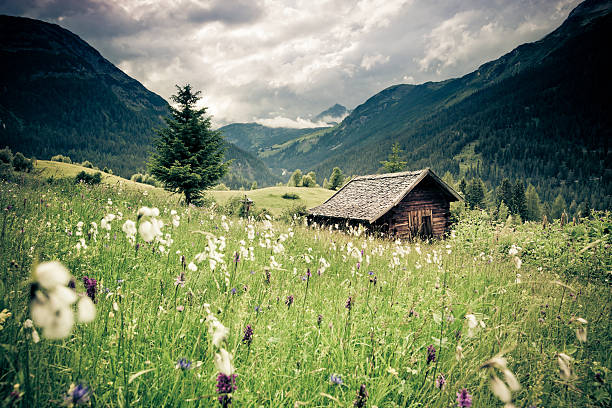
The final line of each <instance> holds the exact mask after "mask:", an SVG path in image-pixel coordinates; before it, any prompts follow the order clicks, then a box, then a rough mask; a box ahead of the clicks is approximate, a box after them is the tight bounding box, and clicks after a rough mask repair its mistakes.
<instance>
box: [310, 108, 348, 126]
mask: <svg viewBox="0 0 612 408" xmlns="http://www.w3.org/2000/svg"><path fill="white" fill-rule="evenodd" d="M349 113H350V111H349V110H348V109H346V108H345V107H344V106H342V105H340V104H335V105H334V106H332V107H330V108H328V109H326V110H324V111H323V112H321V113H319V114H318V115H317V116H315V117H314V118H312V121H313V122H315V123H318V122H325V123H327V124H328V125H332V126H333V125H337V124H338V123H340V122H342V120H343V119H344V118H345V117H347V116H348V114H349Z"/></svg>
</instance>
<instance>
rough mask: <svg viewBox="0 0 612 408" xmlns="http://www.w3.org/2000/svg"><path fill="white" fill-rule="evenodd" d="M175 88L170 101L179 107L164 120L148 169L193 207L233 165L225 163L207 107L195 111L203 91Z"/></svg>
mask: <svg viewBox="0 0 612 408" xmlns="http://www.w3.org/2000/svg"><path fill="white" fill-rule="evenodd" d="M176 88H177V93H176V95H172V96H171V97H170V98H171V99H172V101H174V102H175V103H176V104H177V105H178V107H177V108H174V107H172V106H171V107H170V116H169V117H167V118H165V119H164V120H165V121H166V124H167V125H168V126H167V127H165V128H162V129H158V130H156V132H157V135H158V138H157V139H156V140H155V142H154V145H155V149H156V151H155V152H154V153H153V155H152V157H151V160H150V162H149V168H150V172H151V174H152V175H153V176H154V177H155V178H156V179H157V180H159V181H160V182H161V183H163V185H164V188H165V189H166V190H169V191H176V192H179V193H182V194H185V202H186V203H187V204H191V203H192V202H194V201H196V200H197V199H199V198H200V197H201V195H202V190H205V189H207V188H209V187H212V186H214V185H215V184H216V183H217V181H218V180H219V179H220V178H221V177H223V175H224V174H225V173H226V172H227V169H228V167H229V165H230V162H227V161H226V162H224V161H223V156H224V153H225V142H224V141H223V137H222V135H221V133H220V132H218V131H215V130H212V125H211V118H210V116H206V108H202V109H197V108H196V103H197V101H198V100H199V99H200V91H196V92H194V91H193V90H192V88H191V85H189V84H187V85H185V86H183V87H180V86H178V85H177V86H176Z"/></svg>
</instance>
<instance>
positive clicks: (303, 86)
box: [0, 0, 578, 127]
mask: <svg viewBox="0 0 612 408" xmlns="http://www.w3.org/2000/svg"><path fill="white" fill-rule="evenodd" d="M577 3H578V0H448V1H445V2H441V3H440V2H430V1H426V0H419V1H417V0H359V1H355V0H309V1H306V0H291V1H289V0H287V1H281V0H260V1H254V0H239V1H237V0H206V1H205V0H159V1H151V0H0V13H5V14H12V15H22V16H27V17H32V18H38V19H42V20H45V21H49V22H53V23H57V24H59V25H61V26H63V27H65V28H67V29H69V30H71V31H72V32H74V33H75V34H77V35H79V36H80V37H81V38H83V39H84V40H85V41H87V42H88V43H90V44H91V45H92V46H93V47H95V48H96V49H98V50H99V51H100V52H101V53H102V55H104V56H105V57H106V58H107V59H109V60H110V61H111V62H113V63H114V64H115V65H117V66H119V67H120V68H121V69H122V70H124V71H125V72H126V73H127V74H128V75H130V76H132V77H134V78H136V79H138V80H139V81H140V82H142V83H143V84H144V85H145V86H146V87H147V88H149V89H151V90H152V91H154V92H157V93H159V94H160V95H161V96H163V97H164V98H166V99H168V98H169V96H170V95H172V94H173V93H174V91H175V85H176V84H185V83H191V84H192V85H193V86H194V88H196V89H201V90H202V91H203V95H204V99H203V101H202V104H203V105H205V106H208V107H209V113H211V114H213V115H214V120H215V123H217V124H219V125H221V124H225V123H229V122H239V121H240V122H247V121H257V122H259V123H262V124H268V125H271V126H291V127H298V126H299V127H314V126H318V125H320V124H318V123H312V122H311V120H309V119H303V118H309V117H312V116H314V115H316V114H317V113H319V112H321V111H323V110H324V109H326V108H328V107H329V106H331V105H333V104H335V103H340V104H343V105H345V106H347V107H348V108H349V109H352V108H354V107H355V106H357V105H358V104H360V103H363V102H364V101H365V100H366V99H367V98H369V97H370V96H372V95H373V94H375V93H376V92H379V91H380V90H382V89H384V88H386V87H388V86H390V85H393V84H397V83H422V82H425V81H430V80H431V81H439V80H444V79H447V78H449V77H451V76H459V75H463V74H466V73H468V72H470V71H471V70H473V69H475V68H477V67H478V66H479V65H481V64H482V63H484V62H486V61H488V60H491V59H494V58H497V57H499V56H501V55H502V54H504V53H506V52H508V51H510V50H512V49H513V48H514V47H516V46H517V45H519V44H521V43H523V42H527V41H534V40H537V39H539V38H541V37H542V36H543V35H545V34H546V33H548V32H550V31H552V30H553V29H554V28H556V27H557V26H558V25H559V24H561V22H562V21H563V19H565V17H567V14H568V13H569V11H570V10H571V9H572V8H573V7H575V6H576V4H577Z"/></svg>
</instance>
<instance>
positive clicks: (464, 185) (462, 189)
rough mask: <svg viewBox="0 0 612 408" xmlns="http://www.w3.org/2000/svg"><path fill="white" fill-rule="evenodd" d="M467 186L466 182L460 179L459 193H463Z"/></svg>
mask: <svg viewBox="0 0 612 408" xmlns="http://www.w3.org/2000/svg"><path fill="white" fill-rule="evenodd" d="M466 188H467V183H466V182H465V179H464V178H462V179H461V183H459V191H460V192H461V194H464V195H465V192H466V190H465V189H466Z"/></svg>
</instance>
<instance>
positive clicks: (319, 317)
mask: <svg viewBox="0 0 612 408" xmlns="http://www.w3.org/2000/svg"><path fill="white" fill-rule="evenodd" d="M322 321H323V315H319V316H317V326H319V327H321V322H322Z"/></svg>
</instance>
